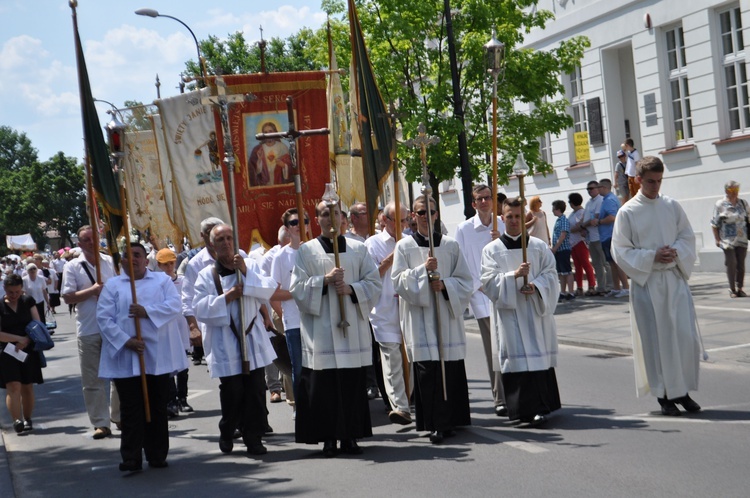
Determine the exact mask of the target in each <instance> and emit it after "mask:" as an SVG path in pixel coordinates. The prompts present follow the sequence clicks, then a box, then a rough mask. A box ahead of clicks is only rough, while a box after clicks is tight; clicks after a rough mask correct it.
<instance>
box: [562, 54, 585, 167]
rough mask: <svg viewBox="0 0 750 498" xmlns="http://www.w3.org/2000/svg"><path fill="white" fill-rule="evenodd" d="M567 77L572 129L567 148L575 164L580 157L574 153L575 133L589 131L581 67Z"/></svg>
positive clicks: (569, 133)
mask: <svg viewBox="0 0 750 498" xmlns="http://www.w3.org/2000/svg"><path fill="white" fill-rule="evenodd" d="M567 78H568V87H567V97H568V100H569V101H570V115H571V116H572V117H573V129H572V130H570V131H569V132H568V144H569V149H568V150H569V151H570V156H571V157H570V161H571V164H576V163H578V162H579V161H580V158H579V157H577V155H576V137H575V134H576V133H579V132H582V131H589V125H588V122H587V120H586V101H585V100H584V98H583V78H582V77H581V67H580V66H576V68H575V70H574V71H573V72H571V73H568V74H567Z"/></svg>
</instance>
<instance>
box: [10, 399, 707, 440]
mask: <svg viewBox="0 0 750 498" xmlns="http://www.w3.org/2000/svg"><path fill="white" fill-rule="evenodd" d="M690 401H693V400H690ZM693 403H695V401H693ZM700 409H701V407H700V406H699V407H698V410H700ZM33 430H34V424H33V423H32V422H31V419H30V418H27V419H26V420H24V422H23V432H29V431H33Z"/></svg>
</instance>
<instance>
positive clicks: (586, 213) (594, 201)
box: [583, 195, 604, 242]
mask: <svg viewBox="0 0 750 498" xmlns="http://www.w3.org/2000/svg"><path fill="white" fill-rule="evenodd" d="M603 201H604V197H602V196H601V195H597V196H596V197H593V198H591V199H589V201H588V202H587V203H586V207H585V208H584V210H583V222H584V223H586V222H587V221H589V220H592V219H594V218H598V214H599V211H600V210H601V207H602V202H603ZM586 230H587V231H588V233H589V242H599V227H595V226H593V225H589V226H587V227H586Z"/></svg>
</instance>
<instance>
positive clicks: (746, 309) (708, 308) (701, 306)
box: [695, 304, 750, 313]
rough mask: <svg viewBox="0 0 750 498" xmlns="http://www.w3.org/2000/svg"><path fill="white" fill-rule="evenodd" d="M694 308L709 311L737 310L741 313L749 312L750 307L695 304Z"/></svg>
mask: <svg viewBox="0 0 750 498" xmlns="http://www.w3.org/2000/svg"><path fill="white" fill-rule="evenodd" d="M695 309H699V310H709V311H732V312H737V311H739V312H741V313H750V308H722V307H720V306H703V305H700V304H696V305H695Z"/></svg>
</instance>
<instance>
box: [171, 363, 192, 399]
mask: <svg viewBox="0 0 750 498" xmlns="http://www.w3.org/2000/svg"><path fill="white" fill-rule="evenodd" d="M187 395H188V369H187V368H186V369H185V370H182V371H181V372H177V375H175V376H174V377H172V378H170V379H169V399H170V400H175V399H185V398H187Z"/></svg>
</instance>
